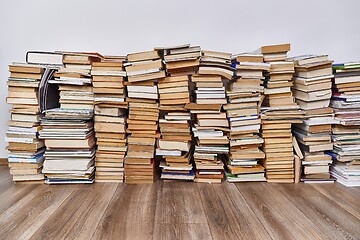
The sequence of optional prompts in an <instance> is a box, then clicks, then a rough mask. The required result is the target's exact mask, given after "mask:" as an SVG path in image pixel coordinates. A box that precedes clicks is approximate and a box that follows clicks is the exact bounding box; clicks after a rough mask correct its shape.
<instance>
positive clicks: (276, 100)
mask: <svg viewBox="0 0 360 240" xmlns="http://www.w3.org/2000/svg"><path fill="white" fill-rule="evenodd" d="M289 50H290V44H281V45H272V46H264V47H262V48H261V53H262V54H263V55H264V61H265V62H269V63H270V71H269V73H267V74H266V78H265V80H264V83H263V84H264V87H265V89H264V94H265V99H264V102H263V104H262V106H263V107H262V108H261V122H262V126H261V136H262V138H263V139H264V145H263V150H264V152H265V154H266V158H265V159H264V160H263V161H262V165H263V166H264V167H265V169H266V179H267V181H268V182H277V183H292V182H294V155H293V136H292V133H291V124H292V123H301V122H302V118H303V114H304V113H303V112H302V111H301V110H300V108H299V106H298V105H297V104H296V103H295V101H294V97H293V95H292V92H291V86H292V85H293V82H292V78H293V73H294V62H293V61H289V60H288V61H287V60H286V57H287V52H288V51H289Z"/></svg>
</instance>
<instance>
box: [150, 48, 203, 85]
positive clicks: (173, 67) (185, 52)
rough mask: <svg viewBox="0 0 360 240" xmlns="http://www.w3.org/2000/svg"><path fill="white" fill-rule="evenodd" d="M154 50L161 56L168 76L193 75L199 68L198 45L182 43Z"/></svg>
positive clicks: (199, 51)
mask: <svg viewBox="0 0 360 240" xmlns="http://www.w3.org/2000/svg"><path fill="white" fill-rule="evenodd" d="M155 50H157V51H158V52H159V54H160V55H161V56H162V58H163V61H164V62H165V64H166V71H167V74H168V75H169V76H188V75H193V74H195V73H196V71H197V70H198V68H199V64H200V56H201V49H200V46H190V44H184V45H179V46H172V47H158V48H155ZM179 87H180V86H179Z"/></svg>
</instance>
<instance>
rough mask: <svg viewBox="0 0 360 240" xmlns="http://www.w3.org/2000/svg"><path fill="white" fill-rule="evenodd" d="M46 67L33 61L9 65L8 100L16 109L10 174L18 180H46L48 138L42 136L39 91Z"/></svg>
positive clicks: (9, 139)
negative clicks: (40, 137)
mask: <svg viewBox="0 0 360 240" xmlns="http://www.w3.org/2000/svg"><path fill="white" fill-rule="evenodd" d="M44 70H45V69H44V67H42V66H40V65H32V64H20V63H14V64H12V65H10V66H9V71H10V77H9V79H8V82H7V85H8V92H9V95H8V97H7V99H6V102H7V103H8V104H12V109H11V119H10V121H9V122H8V131H7V132H6V141H7V142H8V146H7V150H8V152H9V154H8V164H9V167H10V173H11V174H12V175H13V180H14V181H15V182H16V183H18V182H33V183H36V182H39V183H43V182H44V175H43V173H42V166H43V161H44V156H43V154H44V151H45V148H44V141H43V140H40V139H39V138H38V132H39V130H40V129H41V128H40V126H39V125H40V124H39V121H40V118H41V112H40V108H39V102H38V90H39V84H40V79H41V78H42V76H43V73H44Z"/></svg>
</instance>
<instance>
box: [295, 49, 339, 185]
mask: <svg viewBox="0 0 360 240" xmlns="http://www.w3.org/2000/svg"><path fill="white" fill-rule="evenodd" d="M292 59H293V60H294V63H295V70H296V71H295V75H294V87H293V93H294V96H295V99H296V102H297V103H298V104H299V105H300V107H301V108H302V109H303V110H304V111H305V116H304V118H305V119H304V122H303V123H300V124H295V125H294V126H293V134H294V136H295V137H296V139H297V142H298V143H299V147H300V149H301V151H302V154H303V156H304V158H303V161H302V165H303V177H302V178H301V180H302V181H304V182H306V183H311V182H333V181H334V179H332V178H331V177H330V173H329V166H330V164H331V163H332V159H331V156H329V155H328V154H326V153H324V151H330V150H332V148H333V144H332V142H331V125H332V124H335V123H336V121H335V119H334V113H333V110H332V108H329V104H330V98H331V78H332V77H333V75H332V62H333V61H329V60H328V56H327V55H301V56H298V57H294V58H292Z"/></svg>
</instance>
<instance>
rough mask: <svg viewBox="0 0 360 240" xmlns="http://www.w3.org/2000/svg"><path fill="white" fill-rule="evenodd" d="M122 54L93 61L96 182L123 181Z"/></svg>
mask: <svg viewBox="0 0 360 240" xmlns="http://www.w3.org/2000/svg"><path fill="white" fill-rule="evenodd" d="M124 60H125V57H121V56H118V57H116V56H111V57H104V58H103V59H102V61H101V62H93V63H92V69H91V75H92V78H93V92H94V95H95V96H94V100H95V119H94V120H95V124H94V128H95V136H96V144H97V150H96V161H95V166H96V173H95V181H96V182H123V181H124V158H125V154H126V116H127V103H126V102H125V95H124V77H125V76H126V72H125V71H124V70H123V63H124Z"/></svg>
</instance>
